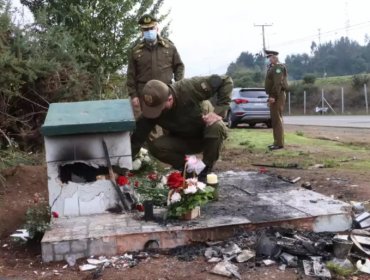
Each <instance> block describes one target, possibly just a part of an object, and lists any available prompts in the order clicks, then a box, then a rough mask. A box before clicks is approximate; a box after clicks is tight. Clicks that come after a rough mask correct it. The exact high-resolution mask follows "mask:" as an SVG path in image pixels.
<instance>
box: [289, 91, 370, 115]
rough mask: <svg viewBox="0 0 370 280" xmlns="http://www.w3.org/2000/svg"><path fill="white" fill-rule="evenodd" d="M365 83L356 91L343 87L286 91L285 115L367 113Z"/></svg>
mask: <svg viewBox="0 0 370 280" xmlns="http://www.w3.org/2000/svg"><path fill="white" fill-rule="evenodd" d="M367 91H368V89H367V85H366V84H364V86H363V88H362V89H361V90H358V91H354V90H351V91H349V90H347V92H346V90H345V88H344V87H342V88H338V89H335V90H333V89H331V90H330V91H329V92H328V91H326V90H325V89H324V88H321V91H319V92H306V91H304V92H302V93H301V94H295V95H292V94H290V92H288V93H287V100H286V106H285V108H286V114H287V115H315V114H369V103H368V93H367Z"/></svg>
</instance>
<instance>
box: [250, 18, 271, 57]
mask: <svg viewBox="0 0 370 280" xmlns="http://www.w3.org/2000/svg"><path fill="white" fill-rule="evenodd" d="M254 26H255V27H262V45H263V51H265V50H266V40H265V27H269V26H272V24H255V25H254Z"/></svg>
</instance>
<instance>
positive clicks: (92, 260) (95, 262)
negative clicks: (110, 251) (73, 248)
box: [87, 258, 108, 265]
mask: <svg viewBox="0 0 370 280" xmlns="http://www.w3.org/2000/svg"><path fill="white" fill-rule="evenodd" d="M87 262H88V263H89V264H92V265H99V264H103V263H106V262H108V260H107V259H106V258H103V259H101V260H100V259H99V260H96V259H87Z"/></svg>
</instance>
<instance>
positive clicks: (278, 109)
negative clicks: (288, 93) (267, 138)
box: [270, 92, 285, 146]
mask: <svg viewBox="0 0 370 280" xmlns="http://www.w3.org/2000/svg"><path fill="white" fill-rule="evenodd" d="M284 105H285V92H282V93H281V94H280V95H279V96H278V98H277V99H276V100H275V102H274V103H273V104H271V105H270V114H271V124H272V131H273V135H274V145H275V146H284V124H283V112H284Z"/></svg>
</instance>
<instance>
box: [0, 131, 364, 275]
mask: <svg viewBox="0 0 370 280" xmlns="http://www.w3.org/2000/svg"><path fill="white" fill-rule="evenodd" d="M286 130H287V131H291V132H294V131H299V130H304V133H305V136H309V137H312V138H320V139H330V140H333V141H340V142H343V143H357V144H361V145H363V146H367V147H369V146H370V141H369V139H370V129H368V130H366V129H347V128H326V127H304V128H302V127H299V126H287V127H286ZM287 149H294V146H291V147H290V146H289V145H288V146H287ZM336 156H338V155H335V154H331V155H330V154H329V155H328V157H333V158H335V157H336ZM369 156H370V155H369ZM263 160H264V155H260V154H259V155H256V154H253V153H248V154H245V153H242V152H241V151H240V150H232V149H231V150H230V149H229V150H225V151H224V152H223V154H222V160H221V161H220V162H218V163H217V166H216V171H226V170H230V169H233V170H256V171H258V170H259V167H256V166H252V165H251V163H253V162H255V161H257V162H263ZM235 162H237V163H238V164H237V167H236V165H235ZM268 171H269V172H271V173H274V174H279V175H282V176H285V177H290V178H296V177H302V179H301V181H300V182H299V183H298V184H300V183H301V182H306V181H307V182H310V183H311V185H312V187H313V190H314V191H317V192H319V193H322V194H325V195H334V197H336V198H339V199H341V200H343V201H350V200H358V201H365V200H369V199H370V172H369V171H367V172H366V171H364V170H355V169H351V170H343V169H335V168H334V169H311V170H310V169H282V168H268ZM2 175H3V176H4V177H5V179H6V186H5V188H4V187H1V185H0V280H3V279H94V278H93V275H92V274H91V273H90V272H79V271H78V270H77V268H67V269H63V268H62V267H63V266H64V265H65V264H66V263H65V262H59V263H53V264H43V263H42V262H41V255H40V254H41V252H40V248H39V246H37V245H36V246H24V245H19V244H14V243H11V242H10V240H9V237H8V236H9V234H10V233H12V232H14V231H15V230H16V229H18V228H19V227H21V226H22V224H23V222H24V214H25V212H26V210H27V208H28V207H29V206H30V205H32V204H33V203H34V197H35V195H36V196H43V197H45V198H47V176H46V167H45V166H18V167H15V168H10V169H7V170H4V171H2ZM80 262H82V261H80ZM212 267H213V265H212V264H209V263H207V262H206V261H205V260H204V258H202V257H199V258H197V259H196V260H195V261H192V262H183V261H179V260H178V259H177V258H176V257H171V256H166V255H159V256H157V257H155V258H150V259H147V260H145V261H143V262H141V263H139V265H137V266H136V267H133V268H127V269H124V270H118V269H114V268H110V269H106V270H105V271H104V273H103V276H102V277H101V278H99V279H158V280H159V279H161V280H165V279H188V278H192V279H194V280H196V279H224V278H223V277H220V276H216V275H212V274H210V273H209V271H210V269H211V268H212ZM239 269H240V272H241V275H242V279H287V280H288V279H306V277H305V276H303V275H301V272H300V271H299V269H298V270H296V269H288V270H286V271H285V272H282V271H280V270H278V268H277V266H272V267H250V264H243V265H239ZM56 272H57V273H56ZM352 277H353V276H352ZM356 277H357V278H348V279H358V280H360V279H370V277H367V276H366V275H358V276H356ZM307 279H308V278H307Z"/></svg>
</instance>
